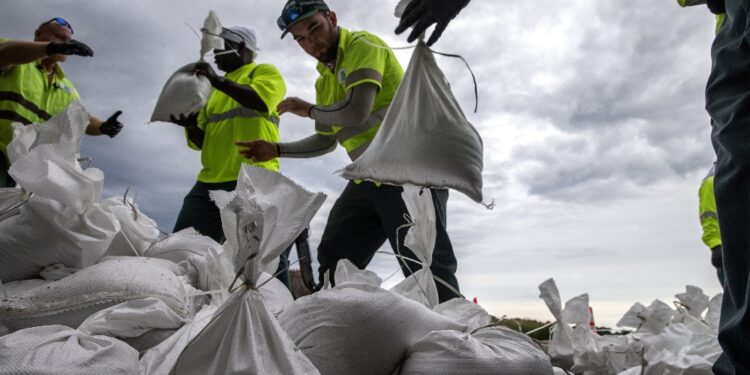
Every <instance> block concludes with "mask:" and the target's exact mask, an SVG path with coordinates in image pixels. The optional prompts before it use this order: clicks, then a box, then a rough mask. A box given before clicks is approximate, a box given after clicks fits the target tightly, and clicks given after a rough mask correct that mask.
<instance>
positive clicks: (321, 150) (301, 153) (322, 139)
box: [279, 133, 336, 159]
mask: <svg viewBox="0 0 750 375" xmlns="http://www.w3.org/2000/svg"><path fill="white" fill-rule="evenodd" d="M335 149H336V138H335V137H333V136H325V135H322V134H317V133H316V134H313V135H311V136H309V137H307V138H303V139H301V140H299V141H295V142H287V143H279V151H281V154H280V155H279V156H281V157H285V158H297V159H307V158H314V157H317V156H321V155H325V154H327V153H329V152H331V151H333V150H335Z"/></svg>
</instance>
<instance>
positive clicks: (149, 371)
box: [139, 304, 218, 375]
mask: <svg viewBox="0 0 750 375" xmlns="http://www.w3.org/2000/svg"><path fill="white" fill-rule="evenodd" d="M217 308H218V305H213V304H212V305H205V306H203V308H202V309H201V310H200V311H199V312H198V313H197V314H196V315H195V318H194V319H193V320H192V321H190V322H189V323H187V324H185V325H183V326H182V327H181V328H180V329H179V330H177V332H175V333H174V334H173V335H171V336H170V337H169V338H168V339H166V340H164V341H163V342H161V343H160V344H158V345H156V346H154V347H152V348H151V349H149V350H147V351H146V352H145V353H144V354H143V356H142V357H141V360H140V362H139V367H140V373H141V374H142V375H163V374H168V373H169V372H170V371H171V370H172V368H173V367H174V364H175V363H176V362H177V358H178V357H179V356H180V353H182V351H183V350H184V349H185V347H186V346H187V345H188V344H189V343H190V342H191V341H192V340H193V338H195V336H197V335H198V333H200V332H201V331H202V330H203V328H204V327H205V326H206V325H207V324H208V322H210V321H211V317H212V316H213V314H214V312H216V309H217Z"/></svg>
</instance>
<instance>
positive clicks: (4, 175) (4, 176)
mask: <svg viewBox="0 0 750 375" xmlns="http://www.w3.org/2000/svg"><path fill="white" fill-rule="evenodd" d="M8 169H10V162H8V159H6V158H5V155H3V153H2V152H0V188H4V187H15V186H16V182H15V181H13V178H12V177H10V175H9V174H8Z"/></svg>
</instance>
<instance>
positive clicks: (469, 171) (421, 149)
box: [339, 43, 483, 202]
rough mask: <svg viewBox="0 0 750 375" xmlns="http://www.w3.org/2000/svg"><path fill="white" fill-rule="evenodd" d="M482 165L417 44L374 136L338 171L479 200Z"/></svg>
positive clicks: (474, 137) (429, 58)
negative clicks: (452, 192)
mask: <svg viewBox="0 0 750 375" xmlns="http://www.w3.org/2000/svg"><path fill="white" fill-rule="evenodd" d="M482 167H483V159H482V139H481V137H480V136H479V133H477V131H476V130H475V129H474V127H473V126H472V125H471V124H470V123H469V122H468V121H467V120H466V117H465V116H464V114H463V112H462V111H461V108H460V106H459V105H458V102H457V101H456V98H455V97H453V94H452V93H451V90H450V87H449V84H448V81H447V79H446V78H445V76H444V75H443V72H441V71H440V68H439V67H438V66H437V63H436V62H435V57H434V56H433V55H432V52H431V51H430V50H429V49H428V48H427V47H426V46H425V45H424V44H422V43H419V45H417V48H416V49H415V50H414V54H413V55H412V58H411V61H410V62H409V67H408V68H407V70H406V74H405V75H404V79H403V81H402V82H401V86H399V88H398V91H397V92H396V96H395V97H394V98H393V102H392V103H391V106H390V108H389V109H388V113H387V114H386V115H385V119H383V123H382V125H381V127H380V129H379V130H378V133H377V135H376V136H375V138H374V139H373V140H372V143H371V144H370V146H369V147H368V148H367V151H365V153H364V154H362V156H360V157H359V158H358V159H357V160H355V161H354V162H353V163H352V164H350V165H348V166H347V167H346V168H344V169H343V170H341V171H339V173H340V174H341V176H343V177H344V178H347V179H360V180H368V181H379V182H384V183H388V184H394V185H404V184H413V185H417V186H423V187H436V188H451V189H455V190H458V191H460V192H462V193H464V194H466V195H467V196H469V198H471V199H473V200H474V201H476V202H481V201H482Z"/></svg>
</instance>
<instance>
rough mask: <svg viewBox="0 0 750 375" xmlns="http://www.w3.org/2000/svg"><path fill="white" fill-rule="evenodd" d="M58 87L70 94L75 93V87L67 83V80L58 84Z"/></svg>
mask: <svg viewBox="0 0 750 375" xmlns="http://www.w3.org/2000/svg"><path fill="white" fill-rule="evenodd" d="M56 88H58V89H63V91H65V92H67V93H68V94H69V95H73V89H72V88H71V87H70V86H68V85H66V84H65V82H60V83H58V84H56Z"/></svg>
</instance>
